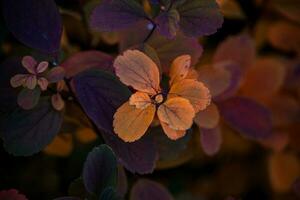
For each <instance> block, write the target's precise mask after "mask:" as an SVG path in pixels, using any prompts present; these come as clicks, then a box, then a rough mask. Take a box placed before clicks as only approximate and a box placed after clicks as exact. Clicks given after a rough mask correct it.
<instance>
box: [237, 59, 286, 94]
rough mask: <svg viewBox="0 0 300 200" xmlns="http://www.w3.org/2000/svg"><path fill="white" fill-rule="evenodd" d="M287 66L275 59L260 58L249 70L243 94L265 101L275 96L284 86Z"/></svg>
mask: <svg viewBox="0 0 300 200" xmlns="http://www.w3.org/2000/svg"><path fill="white" fill-rule="evenodd" d="M285 74H286V73H285V66H284V65H283V64H282V63H281V62H280V60H277V59H275V58H260V59H258V60H256V62H255V65H254V66H253V67H251V68H249V70H248V72H247V74H246V78H245V81H244V84H243V85H242V92H243V94H244V95H246V96H250V97H253V98H255V99H262V98H263V99H265V98H267V97H271V95H273V94H275V93H276V92H277V91H278V90H279V89H280V87H281V86H282V85H283V82H284V79H285Z"/></svg>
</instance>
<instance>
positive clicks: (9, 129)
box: [2, 99, 62, 156]
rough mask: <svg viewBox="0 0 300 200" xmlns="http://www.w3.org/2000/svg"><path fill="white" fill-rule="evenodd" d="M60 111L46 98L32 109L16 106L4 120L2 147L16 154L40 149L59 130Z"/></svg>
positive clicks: (27, 153)
mask: <svg viewBox="0 0 300 200" xmlns="http://www.w3.org/2000/svg"><path fill="white" fill-rule="evenodd" d="M61 123H62V113H60V112H57V111H55V110H54V109H53V108H52V106H51V104H50V102H49V100H48V99H43V100H41V101H40V102H39V104H38V105H37V106H36V107H35V108H34V109H32V110H23V109H21V108H17V109H16V110H15V111H13V112H12V113H11V114H10V115H9V116H8V117H7V119H6V120H5V125H4V127H3V133H2V138H3V142H4V148H5V149H6V150H7V151H8V152H9V153H11V154H13V155H16V156H29V155H32V154H34V153H37V152H39V151H40V150H42V149H43V148H44V147H45V146H46V145H47V144H49V143H50V142H51V141H52V139H53V138H54V137H55V135H56V134H57V133H58V132H59V129H60V127H61Z"/></svg>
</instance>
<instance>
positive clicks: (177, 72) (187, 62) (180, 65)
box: [169, 55, 191, 85]
mask: <svg viewBox="0 0 300 200" xmlns="http://www.w3.org/2000/svg"><path fill="white" fill-rule="evenodd" d="M190 66H191V56H190V55H182V56H179V57H177V58H175V60H174V61H173V63H172V65H171V68H170V72H169V76H170V85H172V84H174V83H176V82H178V81H181V80H183V79H184V78H185V77H186V76H187V74H188V73H189V70H190Z"/></svg>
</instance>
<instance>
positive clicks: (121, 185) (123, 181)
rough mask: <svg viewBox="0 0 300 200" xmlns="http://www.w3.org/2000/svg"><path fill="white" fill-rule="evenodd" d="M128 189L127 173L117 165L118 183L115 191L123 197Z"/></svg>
mask: <svg viewBox="0 0 300 200" xmlns="http://www.w3.org/2000/svg"><path fill="white" fill-rule="evenodd" d="M127 190H128V180H127V175H126V172H125V170H124V168H123V167H122V166H120V165H119V166H118V183H117V188H116V192H117V194H118V195H119V196H121V197H124V196H125V195H126V193H127Z"/></svg>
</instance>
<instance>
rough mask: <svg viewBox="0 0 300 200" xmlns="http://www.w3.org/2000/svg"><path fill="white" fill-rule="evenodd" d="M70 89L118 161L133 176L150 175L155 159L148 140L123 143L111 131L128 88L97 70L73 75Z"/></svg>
mask: <svg viewBox="0 0 300 200" xmlns="http://www.w3.org/2000/svg"><path fill="white" fill-rule="evenodd" d="M74 86H75V91H76V95H77V97H78V99H79V102H80V104H81V105H82V106H83V108H84V110H85V112H86V113H87V114H88V116H89V117H90V118H91V119H92V120H93V121H94V123H95V124H96V125H97V127H98V128H99V129H101V130H103V132H102V135H103V137H104V139H105V141H106V143H107V144H108V145H109V146H110V147H111V148H112V149H113V151H114V152H115V154H116V155H117V157H118V159H119V161H120V162H121V163H122V164H123V165H124V166H125V167H126V168H127V169H128V170H130V171H131V172H133V173H134V172H137V173H141V174H143V173H150V172H152V171H153V169H154V164H155V160H156V149H155V145H154V142H153V140H152V138H149V137H143V138H142V139H141V140H139V141H137V142H134V143H126V142H124V141H122V140H121V139H119V137H118V136H117V135H116V134H115V133H114V131H113V126H112V124H113V115H114V113H115V112H116V110H117V109H118V108H119V107H120V106H121V105H122V104H123V103H124V102H125V101H127V100H128V99H129V97H130V95H131V92H130V91H129V89H128V88H127V87H126V86H125V85H123V84H122V83H121V82H120V81H119V80H118V79H116V77H115V76H113V75H112V74H110V73H108V72H104V71H101V70H90V71H87V72H83V73H81V74H79V75H77V76H75V77H74ZM91 105H92V106H91Z"/></svg>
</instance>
